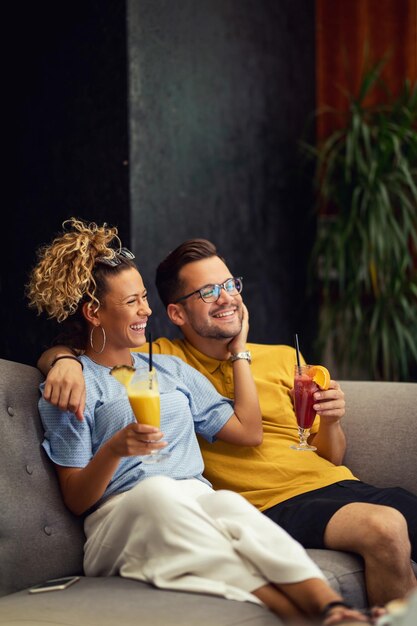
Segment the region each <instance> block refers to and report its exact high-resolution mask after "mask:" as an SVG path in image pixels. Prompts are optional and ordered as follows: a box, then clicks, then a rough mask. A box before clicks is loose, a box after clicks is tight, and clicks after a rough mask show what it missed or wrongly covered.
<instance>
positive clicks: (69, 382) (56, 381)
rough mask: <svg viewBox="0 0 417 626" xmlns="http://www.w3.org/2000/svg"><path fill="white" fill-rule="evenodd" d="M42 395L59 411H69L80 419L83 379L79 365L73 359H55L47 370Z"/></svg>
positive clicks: (83, 399)
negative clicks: (53, 363)
mask: <svg viewBox="0 0 417 626" xmlns="http://www.w3.org/2000/svg"><path fill="white" fill-rule="evenodd" d="M43 396H44V398H45V400H47V401H48V402H50V403H51V404H53V405H54V406H57V407H59V408H60V409H61V411H71V413H74V414H75V417H76V418H77V419H78V420H80V421H82V420H83V419H84V408H85V381H84V376H83V370H82V367H81V365H80V364H79V363H76V362H75V361H74V360H73V359H60V360H59V361H57V362H56V363H55V365H54V366H53V367H51V369H50V370H49V372H48V375H47V377H46V380H45V389H44V392H43Z"/></svg>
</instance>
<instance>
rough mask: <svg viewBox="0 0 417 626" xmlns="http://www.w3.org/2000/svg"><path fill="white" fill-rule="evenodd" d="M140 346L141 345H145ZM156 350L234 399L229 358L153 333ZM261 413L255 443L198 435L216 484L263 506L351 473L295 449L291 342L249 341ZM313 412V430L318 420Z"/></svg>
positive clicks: (209, 474)
mask: <svg viewBox="0 0 417 626" xmlns="http://www.w3.org/2000/svg"><path fill="white" fill-rule="evenodd" d="M147 349H148V346H147V345H146V346H143V347H142V348H141V351H146V350H147ZM153 349H154V352H155V353H159V354H172V355H173V356H178V357H180V358H181V359H182V360H183V361H185V362H186V363H189V364H190V365H192V366H193V367H195V368H196V369H197V370H199V371H200V372H201V373H202V374H204V376H206V378H208V379H209V380H210V381H211V382H212V384H213V385H214V387H215V388H216V389H217V391H218V392H219V393H221V394H222V395H223V396H226V397H227V398H231V399H233V397H234V396H233V369H232V367H233V366H232V364H231V363H230V362H228V361H218V360H217V359H213V358H211V357H208V356H206V355H204V354H202V353H201V352H199V351H198V350H196V349H195V348H194V347H193V346H191V345H190V344H189V343H187V342H186V341H185V340H183V339H175V340H172V341H171V340H169V339H166V338H164V337H163V338H160V339H157V340H156V341H155V342H154V344H153ZM247 349H248V350H250V351H251V354H252V373H253V377H254V379H255V383H256V387H257V390H258V395H259V402H260V406H261V411H262V419H263V442H262V444H261V445H260V446H257V447H246V446H244V447H243V446H236V445H233V444H230V443H225V442H224V441H216V442H215V443H212V444H210V443H208V442H207V441H205V440H204V439H203V438H201V437H199V443H200V447H201V450H202V453H203V457H204V463H205V472H204V475H205V476H206V478H207V479H208V480H209V481H210V482H211V483H212V485H213V487H214V489H230V490H232V491H237V492H238V493H240V494H241V495H242V496H244V497H245V498H246V499H247V500H249V502H251V503H252V504H253V505H254V506H256V507H257V508H258V509H260V510H261V511H263V510H265V509H269V508H271V507H272V506H274V505H275V504H278V503H279V502H282V501H283V500H287V499H288V498H292V497H293V496H297V495H299V494H301V493H305V492H307V491H312V490H313V489H319V488H320V487H325V486H327V485H331V484H333V483H336V482H338V481H340V480H348V479H354V478H355V477H354V476H353V474H352V473H351V471H350V470H349V469H348V468H347V467H345V466H343V465H341V466H336V465H333V463H330V462H329V461H326V459H323V458H322V457H320V456H319V455H318V454H316V453H315V452H297V451H296V450H292V449H290V445H291V444H292V443H294V442H295V441H298V430H297V423H296V420H295V415H294V408H293V402H292V398H291V395H290V390H291V389H292V387H293V378H294V364H295V362H296V358H295V350H294V349H293V348H291V347H290V346H279V345H275V346H274V345H260V344H247ZM319 419H320V418H319V417H317V418H316V420H315V422H314V425H313V428H312V432H316V431H317V429H318V426H319Z"/></svg>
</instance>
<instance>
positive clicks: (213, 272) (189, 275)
mask: <svg viewBox="0 0 417 626" xmlns="http://www.w3.org/2000/svg"><path fill="white" fill-rule="evenodd" d="M228 278H232V274H231V273H230V270H229V269H228V268H227V266H226V265H225V264H224V263H223V261H222V260H221V259H220V258H219V257H217V256H215V257H210V258H209V259H202V260H201V261H195V262H193V263H189V264H188V265H186V266H185V267H183V268H182V270H181V272H180V279H181V281H182V283H183V293H181V294H179V295H180V296H182V295H186V294H188V293H191V292H193V291H195V290H196V289H200V288H201V287H204V286H206V285H210V284H222V283H224V282H225V281H226V280H227V279H228ZM177 306H182V307H183V309H184V315H185V317H184V319H185V323H184V326H183V331H184V334H187V328H189V329H190V330H191V331H194V333H195V334H196V335H198V336H200V337H205V338H210V339H229V340H230V339H231V338H233V337H235V336H236V335H238V334H239V332H240V330H241V328H242V316H243V308H242V297H241V295H240V294H237V295H234V296H232V295H230V294H228V293H227V292H226V291H225V290H224V289H222V290H221V293H220V296H219V299H218V300H217V302H211V303H207V302H204V301H203V300H202V299H201V298H200V296H199V294H198V293H196V294H194V295H192V296H190V297H189V298H188V299H187V300H184V301H183V302H181V303H180V304H178V305H177Z"/></svg>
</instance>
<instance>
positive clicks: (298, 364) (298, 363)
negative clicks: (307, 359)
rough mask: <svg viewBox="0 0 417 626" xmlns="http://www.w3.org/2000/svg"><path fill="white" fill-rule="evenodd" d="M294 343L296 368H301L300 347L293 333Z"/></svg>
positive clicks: (296, 336)
mask: <svg viewBox="0 0 417 626" xmlns="http://www.w3.org/2000/svg"><path fill="white" fill-rule="evenodd" d="M294 342H295V351H296V353H297V366H298V367H299V368H300V367H301V361H300V346H299V345H298V335H297V333H295V335H294Z"/></svg>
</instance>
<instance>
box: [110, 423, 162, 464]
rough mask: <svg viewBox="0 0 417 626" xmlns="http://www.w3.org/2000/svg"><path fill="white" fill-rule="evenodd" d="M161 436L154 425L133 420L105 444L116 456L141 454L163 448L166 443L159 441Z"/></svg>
mask: <svg viewBox="0 0 417 626" xmlns="http://www.w3.org/2000/svg"><path fill="white" fill-rule="evenodd" d="M163 436H164V435H163V433H161V431H160V430H158V428H155V427H154V426H148V425H147V424H138V423H137V422H134V423H132V424H128V426H125V427H124V428H122V429H121V430H119V431H118V432H117V433H116V434H115V435H113V437H112V438H111V439H109V440H108V442H107V444H106V445H107V446H108V448H109V450H110V452H111V453H112V454H113V455H114V456H115V457H118V458H121V457H125V456H143V455H146V454H151V452H152V450H160V449H161V448H165V446H166V445H167V443H166V442H165V441H160V439H162V437H163Z"/></svg>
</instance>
